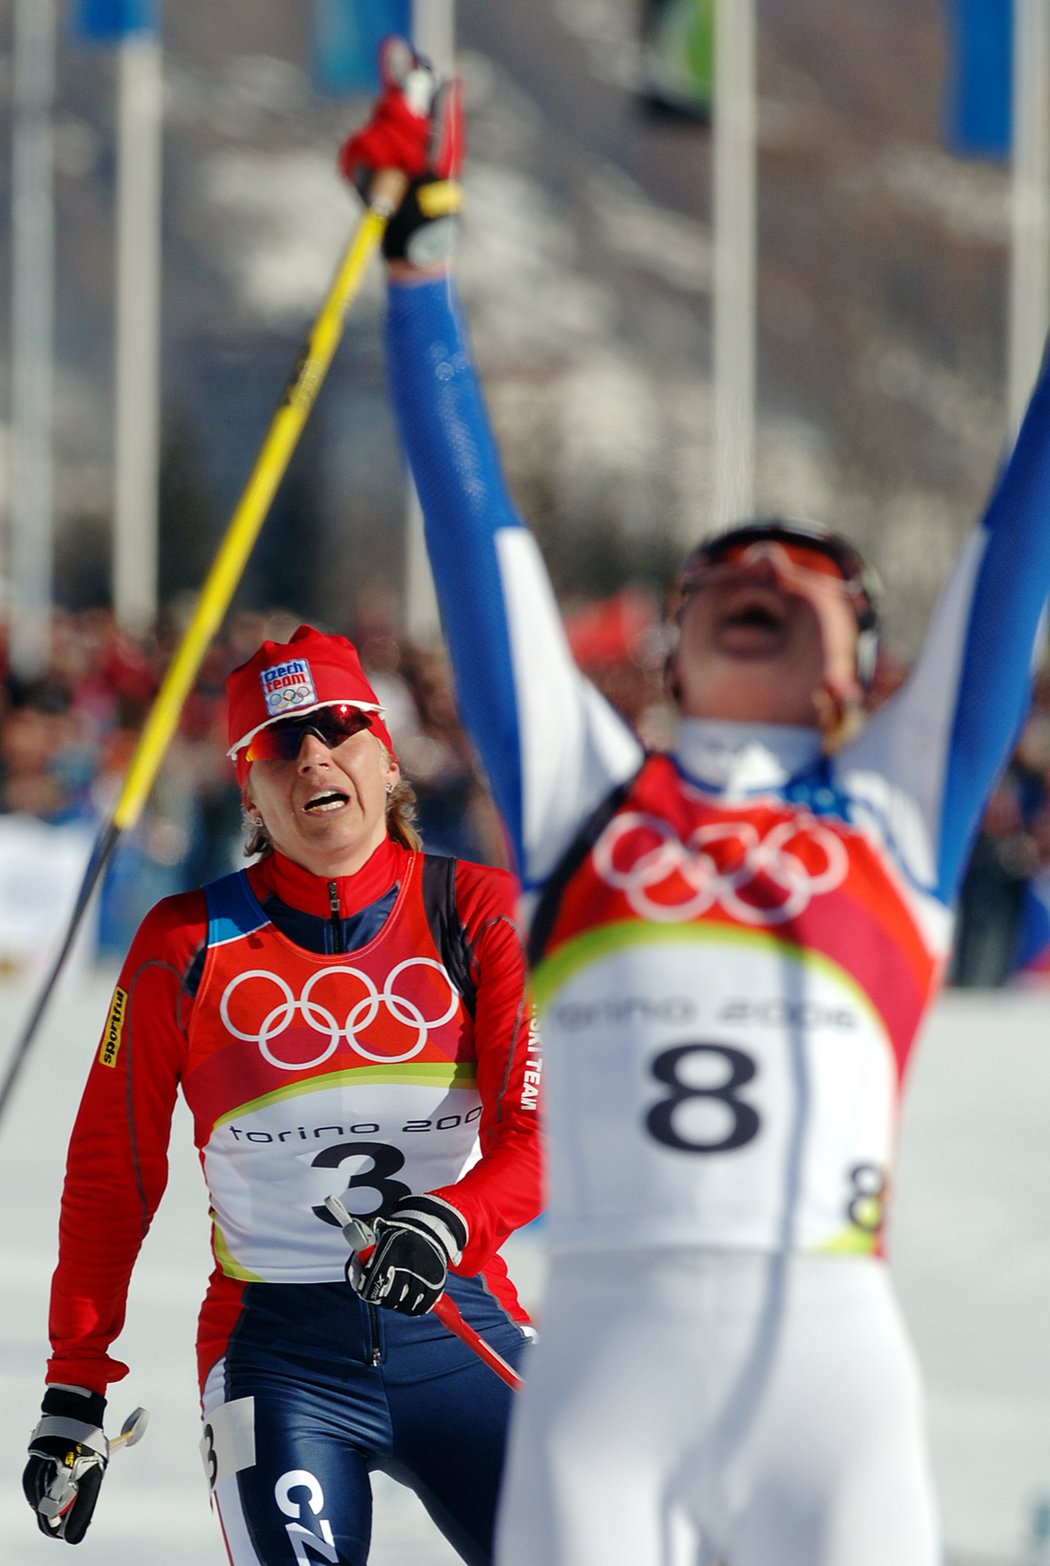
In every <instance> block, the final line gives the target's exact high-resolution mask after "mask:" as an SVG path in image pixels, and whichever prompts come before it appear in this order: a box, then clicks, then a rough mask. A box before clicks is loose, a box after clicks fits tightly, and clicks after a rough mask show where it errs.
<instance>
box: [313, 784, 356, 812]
mask: <svg viewBox="0 0 1050 1566" xmlns="http://www.w3.org/2000/svg"><path fill="white" fill-rule="evenodd" d="M349 802H350V796H349V795H348V794H343V793H341V792H340V791H339V790H338V789H326V790H325V792H324V793H323V794H314V795H313V797H312V798H311V799H308V800H307V801H306V804H305V805H304V806H303V809H304V810H305V811H306V813H307V815H310V816H318V815H324V814H325V812H326V811H329V810H341V809H342V807H343V806H344V805H346V804H349Z"/></svg>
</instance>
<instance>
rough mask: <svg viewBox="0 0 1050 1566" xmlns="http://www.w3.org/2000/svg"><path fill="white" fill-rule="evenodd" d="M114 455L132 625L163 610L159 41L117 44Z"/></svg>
mask: <svg viewBox="0 0 1050 1566" xmlns="http://www.w3.org/2000/svg"><path fill="white" fill-rule="evenodd" d="M118 61H119V64H118V71H119V110H118V150H117V281H116V322H117V328H116V337H117V350H116V360H117V364H116V454H115V467H116V479H115V496H114V522H113V607H114V611H115V613H116V616H117V619H118V620H119V621H120V623H121V624H122V625H124V626H126V627H127V628H128V629H129V630H132V631H143V630H145V629H147V628H148V627H150V626H151V625H152V623H153V621H154V620H155V618H156V614H157V552H158V544H157V526H158V515H157V513H158V476H159V466H160V433H159V432H160V270H161V257H160V224H161V213H160V189H161V149H162V94H163V82H162V71H161V43H160V35H159V32H158V31H156V30H154V29H153V28H152V27H147V28H143V29H141V30H138V31H134V32H129V33H127V34H125V35H124V37H123V38H122V39H121V41H120V46H119V49H118Z"/></svg>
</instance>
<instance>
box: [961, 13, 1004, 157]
mask: <svg viewBox="0 0 1050 1566" xmlns="http://www.w3.org/2000/svg"><path fill="white" fill-rule="evenodd" d="M947 21H948V43H949V64H948V82H947V97H946V106H945V120H946V125H945V133H946V137H947V141H948V145H949V147H951V148H952V150H953V151H955V152H961V153H964V154H966V155H968V156H970V157H977V158H981V157H984V158H1008V157H1009V156H1010V148H1011V143H1012V139H1013V138H1012V132H1011V118H1012V113H1013V91H1012V87H1013V46H1014V7H1013V0H948V16H947Z"/></svg>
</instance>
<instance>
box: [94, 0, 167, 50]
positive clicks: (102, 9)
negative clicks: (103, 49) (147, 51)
mask: <svg viewBox="0 0 1050 1566" xmlns="http://www.w3.org/2000/svg"><path fill="white" fill-rule="evenodd" d="M72 25H73V33H74V36H75V37H77V38H79V39H81V40H82V41H83V42H85V43H119V42H120V40H121V39H122V38H127V37H128V36H129V34H131V33H155V32H156V31H157V30H158V28H159V26H160V0H73V15H72Z"/></svg>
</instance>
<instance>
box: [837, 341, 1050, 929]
mask: <svg viewBox="0 0 1050 1566" xmlns="http://www.w3.org/2000/svg"><path fill="white" fill-rule="evenodd" d="M1048 593H1050V370H1048V364H1047V362H1045V361H1044V364H1043V368H1042V371H1041V374H1040V376H1039V379H1038V381H1037V383H1036V387H1035V390H1034V392H1033V394H1032V399H1031V402H1030V404H1029V407H1028V412H1027V414H1026V417H1025V419H1024V422H1023V424H1022V426H1021V430H1020V432H1019V434H1018V437H1017V440H1016V442H1015V444H1014V447H1013V450H1012V452H1011V453H1010V455H1009V457H1008V459H1007V461H1006V463H1005V464H1004V466H1003V468H1002V471H1001V473H1000V475H999V478H998V480H997V483H996V485H995V487H994V489H993V491H992V494H991V498H990V500H989V503H988V507H987V510H986V511H985V514H984V517H983V519H982V521H981V523H980V525H979V526H978V527H977V528H976V530H975V531H974V533H973V534H972V535H971V537H970V539H969V540H968V541H967V544H966V546H965V548H964V549H963V552H962V554H961V555H960V557H959V559H958V560H957V562H956V564H955V567H954V569H953V571H952V573H951V575H950V577H949V579H948V581H947V583H946V585H945V587H944V589H943V591H942V593H941V595H940V598H939V600H938V604H937V607H936V610H935V612H934V615H933V618H932V620H931V624H930V629H929V632H928V634H927V637H926V640H925V643H924V645H923V649H922V652H921V654H920V656H919V658H918V660H917V662H916V665H915V668H914V670H913V671H912V673H911V675H910V677H909V679H908V681H907V682H906V684H905V686H904V688H903V689H902V690H901V692H900V693H899V694H898V695H897V696H896V697H895V698H894V699H893V700H892V701H891V702H889V703H887V705H886V707H885V708H883V709H882V710H881V711H880V712H879V713H877V714H876V716H875V718H874V719H873V720H872V722H871V724H870V725H869V727H868V728H867V730H865V732H864V733H863V734H862V735H861V737H860V738H859V740H858V741H856V742H855V744H854V745H853V746H851V747H850V753H849V760H850V761H851V762H856V763H858V764H859V766H860V767H861V768H866V767H867V766H868V765H869V764H870V765H874V766H876V767H878V769H879V770H888V771H889V773H890V777H891V780H892V781H893V782H894V783H897V784H900V785H902V786H903V787H905V788H906V789H907V791H908V793H909V794H910V795H911V796H912V797H913V798H914V799H915V800H916V801H917V803H918V805H919V808H920V811H921V815H922V818H923V822H924V825H925V827H926V831H927V833H928V838H929V842H930V843H931V845H932V855H933V860H932V863H931V864H930V865H929V866H922V865H915V866H913V868H914V869H916V870H917V871H918V872H919V873H920V874H921V876H922V879H923V880H924V881H928V883H929V884H930V885H931V887H932V889H933V890H935V891H936V892H937V893H938V895H939V896H941V897H942V898H943V899H944V900H945V901H950V900H951V898H952V897H953V896H954V894H955V891H956V890H957V888H958V884H959V881H960V879H961V877H962V873H963V871H964V869H965V864H966V857H967V854H968V852H969V848H970V845H971V842H972V839H973V835H974V833H975V832H976V829H977V826H978V823H979V821H980V817H981V815H982V813H983V809H984V805H985V802H986V800H987V798H988V795H989V793H990V791H991V788H992V785H993V783H994V780H995V778H996V777H997V776H998V774H999V773H1000V772H1001V770H1002V768H1003V767H1004V766H1005V764H1006V762H1007V761H1008V759H1009V756H1010V753H1011V750H1012V748H1013V745H1014V743H1015V742H1016V739H1017V737H1018V735H1019V733H1020V730H1021V727H1022V725H1023V723H1024V719H1025V716H1026V713H1027V710H1028V703H1029V699H1030V690H1031V673H1032V666H1033V661H1034V658H1035V656H1036V653H1037V648H1038V642H1039V637H1040V627H1041V623H1042V617H1043V613H1044V609H1045V605H1046V600H1047V596H1048Z"/></svg>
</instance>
